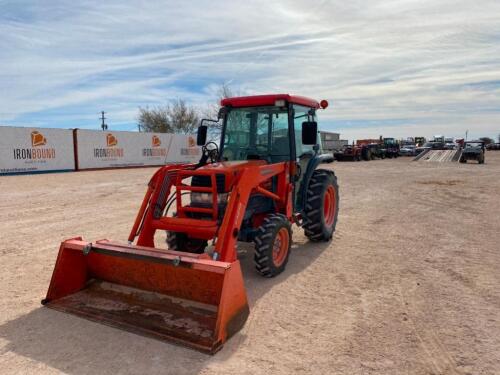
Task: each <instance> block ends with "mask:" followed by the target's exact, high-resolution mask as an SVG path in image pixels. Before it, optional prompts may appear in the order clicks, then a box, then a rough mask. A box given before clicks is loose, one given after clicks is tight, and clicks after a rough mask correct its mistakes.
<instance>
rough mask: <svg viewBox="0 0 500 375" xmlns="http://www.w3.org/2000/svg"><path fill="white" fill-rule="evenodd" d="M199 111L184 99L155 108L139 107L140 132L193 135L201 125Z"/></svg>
mask: <svg viewBox="0 0 500 375" xmlns="http://www.w3.org/2000/svg"><path fill="white" fill-rule="evenodd" d="M199 120H200V118H199V115H198V110H197V109H196V108H195V107H194V106H190V105H188V104H186V102H185V101H184V100H182V99H177V100H174V101H173V102H172V103H171V104H167V105H165V106H158V107H155V108H149V107H146V108H141V107H139V116H138V126H139V131H143V132H158V133H184V134H190V133H193V132H194V131H195V129H196V127H197V126H198V123H199Z"/></svg>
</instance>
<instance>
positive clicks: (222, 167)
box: [42, 94, 339, 353]
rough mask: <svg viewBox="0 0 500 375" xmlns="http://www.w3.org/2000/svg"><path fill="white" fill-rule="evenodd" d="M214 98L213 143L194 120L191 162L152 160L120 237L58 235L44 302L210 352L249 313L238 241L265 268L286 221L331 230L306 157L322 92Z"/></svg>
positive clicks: (322, 185) (286, 238)
mask: <svg viewBox="0 0 500 375" xmlns="http://www.w3.org/2000/svg"><path fill="white" fill-rule="evenodd" d="M221 105H222V106H221V109H220V111H219V121H222V123H223V127H222V135H221V139H220V145H217V144H216V143H214V142H208V143H206V137H207V126H206V125H204V123H205V122H206V121H211V120H202V123H201V125H200V127H199V128H198V138H197V143H198V145H200V146H203V147H202V151H203V155H202V157H201V160H200V162H199V163H198V164H169V165H165V166H163V167H161V168H160V169H159V170H158V171H156V173H155V174H154V175H153V177H152V178H151V180H150V182H149V185H148V189H147V192H146V195H145V197H144V200H143V202H142V205H141V207H140V209H139V213H138V215H137V218H136V220H135V223H134V225H133V227H132V230H131V233H130V236H129V238H128V240H129V242H128V244H121V243H117V242H111V241H108V240H101V241H96V242H94V243H90V242H85V241H83V240H82V239H81V238H74V239H70V240H67V241H64V242H63V243H62V244H61V247H60V250H59V254H58V257H57V260H56V264H55V268H54V272H53V275H52V280H51V282H50V286H49V289H48V292H47V296H46V298H45V299H44V300H43V301H42V303H43V304H44V305H46V306H47V307H50V308H53V309H56V310H59V311H64V312H69V313H73V314H76V315H79V316H82V317H85V318H87V319H90V320H94V321H98V322H102V323H104V324H108V325H112V326H115V327H119V328H122V329H126V330H130V331H133V332H136V333H140V334H143V335H148V336H152V337H156V338H159V339H164V340H168V341H172V342H175V343H178V344H183V345H187V346H190V347H192V348H195V349H198V350H201V351H204V352H208V353H215V352H216V351H217V350H219V349H220V348H221V347H222V345H223V344H224V342H225V341H226V340H227V339H228V338H229V337H230V336H231V335H233V334H234V333H236V332H237V331H238V330H240V329H241V328H242V327H243V325H244V324H245V321H246V319H247V317H248V314H249V307H248V303H247V296H246V291H245V288H244V283H243V277H242V271H241V267H240V263H239V261H238V258H237V243H238V241H245V242H254V244H255V252H254V262H255V267H256V269H257V271H258V272H259V273H260V274H262V275H263V276H265V277H274V276H276V275H278V274H279V273H281V272H283V270H284V269H285V266H286V264H287V262H288V258H289V255H290V247H291V243H292V224H296V225H297V226H299V227H302V228H303V229H304V231H305V235H306V236H307V237H308V238H309V239H310V240H311V241H330V239H331V238H332V235H333V232H334V231H335V226H336V222H337V215H338V203H339V194H338V186H337V180H336V177H335V175H334V173H333V172H332V171H330V170H324V169H318V168H317V167H318V166H319V163H320V158H319V157H318V150H319V147H318V145H317V134H318V130H317V122H316V111H317V110H318V109H319V108H326V107H327V105H328V103H327V102H326V101H322V102H321V104H320V103H318V102H317V101H315V100H312V99H308V98H304V97H298V96H291V95H285V94H281V95H262V96H249V97H237V98H229V99H224V100H222V102H221ZM158 231H166V233H167V235H166V236H167V244H168V249H166V248H161V246H159V247H157V246H156V243H155V234H156V233H157V232H158ZM136 239H137V241H136V243H135V245H134V244H133V243H134V241H135V240H136ZM156 241H157V242H158V241H159V239H158V238H157V239H156Z"/></svg>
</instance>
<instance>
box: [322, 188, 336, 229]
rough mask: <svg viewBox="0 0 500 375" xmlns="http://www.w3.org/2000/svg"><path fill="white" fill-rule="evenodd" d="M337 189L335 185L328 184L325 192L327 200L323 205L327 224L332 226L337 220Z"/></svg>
mask: <svg viewBox="0 0 500 375" xmlns="http://www.w3.org/2000/svg"><path fill="white" fill-rule="evenodd" d="M335 205H336V202H335V189H334V188H333V186H328V188H327V189H326V192H325V201H324V206H323V215H324V217H325V225H326V226H327V227H331V226H332V225H333V221H334V220H335V208H336V207H335Z"/></svg>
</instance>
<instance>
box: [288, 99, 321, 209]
mask: <svg viewBox="0 0 500 375" xmlns="http://www.w3.org/2000/svg"><path fill="white" fill-rule="evenodd" d="M292 115H293V128H294V132H293V134H294V140H295V160H296V162H297V165H298V167H299V168H298V170H299V173H300V174H299V176H298V178H297V179H296V180H295V202H294V203H295V209H294V211H295V212H298V211H301V210H302V209H303V208H304V207H303V202H302V191H304V189H307V186H305V184H306V183H307V181H306V179H305V176H306V174H307V170H308V168H309V166H310V164H311V163H312V161H313V158H315V157H316V152H315V151H314V146H312V145H304V144H302V123H303V122H304V121H316V115H315V111H314V109H312V108H309V107H303V106H300V105H294V106H293V109H292Z"/></svg>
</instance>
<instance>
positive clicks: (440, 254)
mask: <svg viewBox="0 0 500 375" xmlns="http://www.w3.org/2000/svg"><path fill="white" fill-rule="evenodd" d="M327 168H333V169H334V170H335V171H336V173H337V176H338V178H339V184H340V189H341V203H340V205H341V207H340V215H339V222H338V226H337V232H336V234H335V237H334V240H333V241H332V242H331V243H328V244H327V243H322V244H312V243H308V242H307V241H306V239H305V237H304V236H303V234H302V231H301V230H300V229H298V228H295V232H294V241H295V243H294V246H293V250H292V251H293V253H292V255H291V259H290V262H289V263H288V267H287V270H286V271H285V272H284V273H283V274H282V275H280V276H278V277H276V278H274V279H264V278H261V277H260V276H258V275H257V274H256V272H255V271H254V269H253V264H252V250H251V247H248V246H242V249H243V250H242V254H241V259H242V263H243V264H242V267H243V273H244V276H245V282H246V286H247V290H248V296H249V300H250V308H251V315H250V318H249V320H248V322H247V324H246V326H245V327H244V329H243V330H242V331H241V332H240V333H239V334H237V335H236V336H235V337H233V338H232V339H231V340H230V341H229V342H228V343H227V344H226V345H225V347H224V349H223V350H222V351H221V352H219V353H218V354H217V355H215V356H207V355H204V354H201V353H198V352H195V351H192V350H189V349H185V348H182V347H178V346H174V345H170V344H166V343H162V342H159V341H156V340H153V339H148V338H145V337H141V336H137V335H134V334H132V333H128V332H123V331H120V330H117V329H114V328H111V327H107V326H103V325H99V324H96V323H93V322H89V321H87V320H83V319H81V318H78V317H75V316H71V315H66V314H63V313H59V312H56V311H54V310H50V309H46V308H42V307H41V306H40V299H41V298H43V297H44V295H45V292H46V289H47V287H48V284H49V279H50V276H51V272H52V269H53V265H54V261H55V258H56V254H57V250H58V246H59V242H60V241H61V240H63V239H65V238H70V237H74V236H83V237H84V238H85V239H88V240H96V239H101V238H108V239H115V240H121V241H125V240H126V237H127V235H128V231H129V230H130V227H131V225H132V222H133V220H134V217H135V213H136V210H137V209H138V207H139V205H140V203H141V200H142V196H143V193H144V190H145V186H146V183H147V181H148V179H149V177H150V176H151V174H152V173H153V171H154V170H153V169H131V170H114V171H93V172H80V173H65V174H51V175H48V174H46V175H32V176H13V177H0V238H1V245H0V264H1V272H0V373H34V372H37V373H57V372H63V373H69V374H118V373H141V374H150V373H163V374H165V373H172V374H183V373H186V374H197V373H200V374H275V373H283V374H292V373H293V374H302V373H303V374H500V288H499V285H500V239H499V233H500V177H499V176H500V152H495V151H491V152H488V153H487V155H486V164H485V165H477V164H475V163H474V164H473V163H468V164H465V165H462V164H458V163H430V162H411V161H410V159H409V158H399V159H397V160H378V161H372V162H344V163H333V164H329V165H328V166H327ZM159 241H162V239H159Z"/></svg>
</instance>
